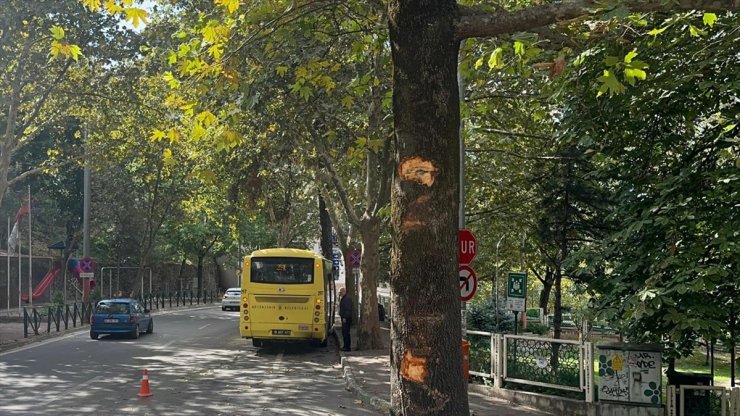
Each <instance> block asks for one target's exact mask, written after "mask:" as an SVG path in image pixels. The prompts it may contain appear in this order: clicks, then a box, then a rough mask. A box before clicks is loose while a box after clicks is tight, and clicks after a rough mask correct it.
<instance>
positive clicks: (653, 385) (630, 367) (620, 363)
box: [598, 348, 661, 405]
mask: <svg viewBox="0 0 740 416" xmlns="http://www.w3.org/2000/svg"><path fill="white" fill-rule="evenodd" d="M598 357H599V400H611V401H618V402H628V403H643V404H655V405H659V404H661V398H660V389H661V386H660V385H661V353H660V352H656V351H624V350H622V349H606V348H603V349H602V348H600V349H599V354H598Z"/></svg>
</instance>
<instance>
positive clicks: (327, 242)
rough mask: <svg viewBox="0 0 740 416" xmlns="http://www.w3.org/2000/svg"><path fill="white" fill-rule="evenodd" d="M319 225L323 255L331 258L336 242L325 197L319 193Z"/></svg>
mask: <svg viewBox="0 0 740 416" xmlns="http://www.w3.org/2000/svg"><path fill="white" fill-rule="evenodd" d="M319 225H320V226H321V255H322V256H324V257H326V258H327V259H329V260H332V259H333V257H334V250H333V248H334V244H332V241H331V234H332V233H331V218H329V211H327V209H326V203H325V202H324V197H322V196H321V194H319Z"/></svg>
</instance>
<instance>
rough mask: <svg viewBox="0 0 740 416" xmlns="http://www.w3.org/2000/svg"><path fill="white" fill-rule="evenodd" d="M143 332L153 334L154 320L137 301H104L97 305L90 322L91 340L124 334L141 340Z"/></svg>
mask: <svg viewBox="0 0 740 416" xmlns="http://www.w3.org/2000/svg"><path fill="white" fill-rule="evenodd" d="M141 331H146V333H147V334H151V333H152V332H153V331H154V320H153V319H152V316H151V314H150V313H149V309H146V308H144V306H142V305H141V304H140V303H139V301H137V300H136V299H123V298H121V299H104V300H101V301H100V302H98V303H97V304H96V305H95V310H94V311H93V315H92V319H91V321H90V338H92V339H98V337H99V336H100V335H105V334H108V335H110V334H122V335H128V336H130V337H131V338H134V339H136V338H139V334H140V333H141Z"/></svg>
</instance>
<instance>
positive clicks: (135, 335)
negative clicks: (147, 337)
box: [131, 325, 139, 339]
mask: <svg viewBox="0 0 740 416" xmlns="http://www.w3.org/2000/svg"><path fill="white" fill-rule="evenodd" d="M131 338H133V339H138V338H139V325H136V326H135V327H134V330H133V331H131Z"/></svg>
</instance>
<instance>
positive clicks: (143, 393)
mask: <svg viewBox="0 0 740 416" xmlns="http://www.w3.org/2000/svg"><path fill="white" fill-rule="evenodd" d="M151 395H152V392H151V391H149V372H147V371H146V368H145V369H144V374H142V375H141V388H140V389H139V397H149V396H151Z"/></svg>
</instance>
